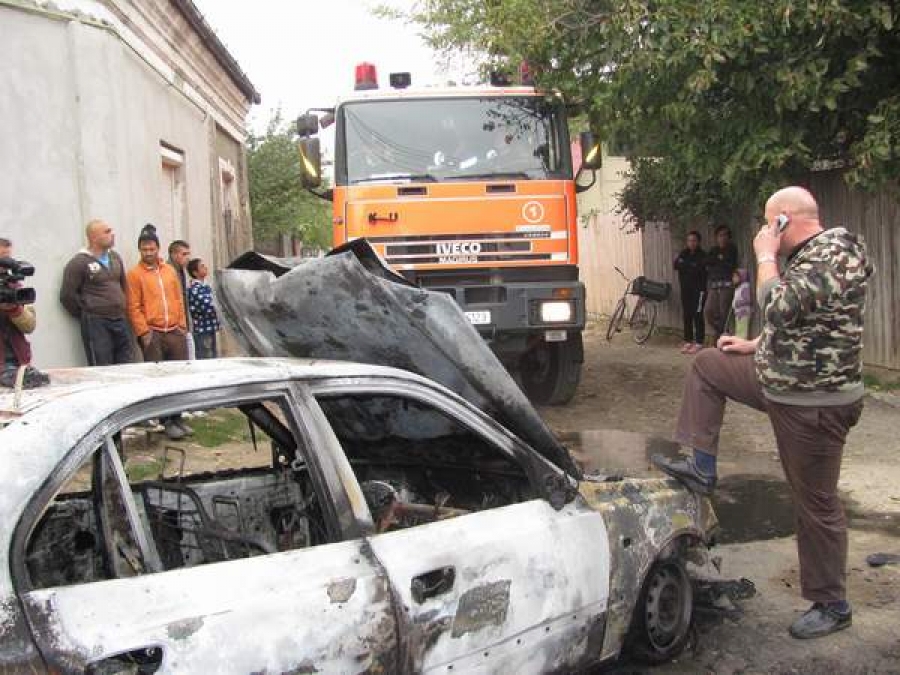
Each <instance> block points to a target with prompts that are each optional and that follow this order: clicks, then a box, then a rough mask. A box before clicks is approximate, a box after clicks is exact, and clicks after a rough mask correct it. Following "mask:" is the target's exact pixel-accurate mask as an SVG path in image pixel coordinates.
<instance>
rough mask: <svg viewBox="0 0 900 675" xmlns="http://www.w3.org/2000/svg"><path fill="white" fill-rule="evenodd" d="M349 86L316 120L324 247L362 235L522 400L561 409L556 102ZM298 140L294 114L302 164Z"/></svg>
mask: <svg viewBox="0 0 900 675" xmlns="http://www.w3.org/2000/svg"><path fill="white" fill-rule="evenodd" d="M358 75H359V69H358ZM401 75H405V74H401ZM391 81H392V83H394V82H400V83H402V84H403V85H408V77H406V78H403V77H402V76H401V77H398V74H393V75H392V76H391ZM359 82H360V79H359V78H358V88H359V90H358V91H356V92H355V93H354V95H352V96H350V97H348V98H346V99H343V100H341V101H340V102H339V103H338V104H337V106H336V107H335V108H334V111H333V113H331V112H330V111H329V115H328V120H329V121H331V120H332V119H333V121H334V123H335V125H336V128H335V156H334V188H333V191H332V192H331V197H332V200H333V204H334V210H333V234H334V244H335V246H337V245H340V244H343V243H346V242H348V241H351V240H354V239H358V238H365V239H367V240H368V241H369V243H370V244H371V245H372V246H373V247H374V249H375V251H376V252H377V253H378V254H379V255H380V256H381V257H382V258H383V259H384V261H385V262H386V263H387V264H388V265H389V266H390V267H391V268H392V269H394V270H395V271H396V272H398V273H399V274H401V275H403V276H404V277H405V278H406V279H407V280H408V281H410V282H412V283H413V284H416V285H418V286H422V287H425V288H428V289H430V290H437V291H441V292H444V293H447V294H449V295H451V296H452V297H453V298H454V299H455V300H456V302H457V303H458V304H459V305H460V307H461V308H462V309H463V311H464V312H465V314H466V316H467V317H468V318H469V320H470V321H471V323H472V324H473V325H475V327H476V328H477V329H478V332H479V333H480V334H481V336H482V337H483V338H485V339H486V340H487V341H488V343H489V344H490V346H491V348H492V350H493V351H494V353H495V354H496V355H497V356H498V357H499V359H500V360H501V361H502V362H503V364H504V365H505V366H506V367H507V368H508V369H509V370H510V372H512V373H513V374H514V375H516V376H517V380H518V381H519V383H520V385H521V386H522V388H523V389H524V390H525V392H526V394H528V396H529V397H530V398H531V399H532V400H533V401H534V402H536V403H549V404H562V403H566V402H568V401H569V400H570V399H571V398H572V396H573V395H574V393H575V390H576V387H577V385H578V380H579V376H580V370H581V363H582V361H583V349H582V341H581V332H582V330H583V328H584V323H585V303H584V294H585V291H584V285H583V284H582V283H581V281H579V278H578V238H577V231H576V221H577V217H576V216H577V214H576V200H575V192H576V189H575V182H574V177H573V167H572V156H571V150H570V140H569V131H568V124H567V119H566V108H565V105H564V103H563V101H562V99H561V97H560V96H559V95H556V94H546V93H542V92H540V91H537V90H535V89H534V88H533V87H513V86H498V87H494V86H484V87H447V88H440V89H439V88H420V89H413V88H410V87H408V86H399V87H397V86H395V87H392V88H389V89H378V88H377V78H376V77H375V75H374V69H372V70H370V71H369V70H366V69H365V68H363V77H362V85H363V86H362V87H359ZM373 85H374V86H373ZM303 119H304V118H301V120H303ZM312 127H313V128H317V127H318V125H317V124H313V125H312ZM309 131H310V124H309V120H308V118H307V122H306V133H303V125H301V136H305V137H306V138H305V141H301V152H303V157H304V163H305V164H306V165H309V164H310V162H309V157H310V156H311V155H312V154H313V153H312V152H311V151H310V149H309V145H308V141H309V140H315V139H310V136H311V135H312V134H311V133H309ZM304 142H306V143H307V145H304ZM316 142H317V141H316Z"/></svg>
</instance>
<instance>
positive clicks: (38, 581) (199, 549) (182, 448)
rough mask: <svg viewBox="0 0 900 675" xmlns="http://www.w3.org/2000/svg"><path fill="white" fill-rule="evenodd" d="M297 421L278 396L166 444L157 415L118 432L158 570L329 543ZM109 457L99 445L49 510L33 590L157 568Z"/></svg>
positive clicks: (214, 413)
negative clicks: (289, 420)
mask: <svg viewBox="0 0 900 675" xmlns="http://www.w3.org/2000/svg"><path fill="white" fill-rule="evenodd" d="M201 415H202V416H201ZM285 420H286V417H285V414H284V411H283V410H282V408H281V406H280V404H278V403H276V402H271V401H267V402H258V403H253V404H248V405H242V406H239V407H235V408H218V409H213V410H206V411H203V412H202V413H200V414H198V415H197V416H192V417H190V418H189V419H188V421H189V423H190V426H191V427H193V431H194V433H193V435H192V436H190V437H187V438H185V439H184V440H183V441H178V442H172V441H169V440H166V439H165V438H164V437H163V436H162V435H161V434H159V433H157V432H156V431H155V430H154V427H155V424H156V422H155V421H154V420H144V421H142V422H140V423H137V424H133V425H131V426H129V427H127V428H126V429H124V430H122V431H121V432H120V433H117V434H116V435H115V436H114V438H113V441H114V444H115V445H114V447H115V448H116V449H117V451H118V453H119V455H120V456H121V457H124V458H125V461H124V465H125V471H126V474H127V476H128V482H129V485H130V489H131V491H132V494H133V495H134V502H135V505H136V507H137V515H138V520H139V522H140V524H141V527H142V528H143V530H144V532H143V534H144V535H145V538H146V541H147V546H148V548H149V549H150V554H151V555H150V556H149V558H152V559H153V560H155V561H156V563H155V567H156V568H157V569H160V570H171V569H177V568H182V567H193V566H196V565H203V564H208V563H212V562H219V561H224V560H232V559H236V558H247V557H252V556H257V555H263V554H268V553H276V552H279V551H289V550H294V549H302V548H307V547H310V546H316V545H319V544H324V543H328V541H329V534H328V528H327V527H326V521H325V515H324V513H323V511H322V506H321V504H322V500H321V499H320V497H319V495H317V494H316V491H315V489H314V487H313V482H312V480H311V477H310V475H309V470H308V466H307V463H306V461H305V456H304V454H303V452H300V451H299V448H298V444H297V441H296V438H295V435H294V433H293V432H292V431H291V429H290V428H289V427H288V426H287V424H286V421H285ZM109 462H110V460H109V459H108V458H107V457H106V455H105V453H104V452H103V448H102V446H101V447H99V448H98V449H97V450H96V451H95V452H94V453H92V454H91V455H90V457H89V458H88V459H87V461H86V462H85V463H84V464H83V465H82V466H81V467H80V468H79V469H78V470H77V471H76V472H74V474H73V475H72V476H70V477H69V478H68V480H67V481H66V482H65V484H64V486H63V488H62V489H61V490H60V491H59V492H58V493H57V495H56V497H55V498H54V499H53V500H52V501H51V503H50V504H49V505H48V507H47V509H46V510H45V512H44V515H43V517H42V518H41V520H40V521H39V522H38V524H37V525H36V527H35V529H34V531H33V533H32V535H31V537H30V539H29V541H28V544H27V549H26V556H25V560H26V568H27V570H28V573H29V577H30V580H31V584H32V586H33V587H35V588H47V587H51V586H62V585H69V584H76V583H87V582H91V581H98V580H102V579H111V578H121V577H127V576H134V575H137V574H143V573H147V572H150V571H153V569H154V565H153V564H152V561H151V560H144V558H143V556H142V553H141V548H140V546H139V545H138V543H137V537H136V536H135V532H134V531H133V530H132V528H131V527H130V525H129V521H128V518H127V513H126V508H125V500H124V497H123V494H122V493H121V490H120V487H119V485H120V484H119V483H118V482H117V481H116V480H115V478H114V474H113V471H112V470H111V468H110V466H109Z"/></svg>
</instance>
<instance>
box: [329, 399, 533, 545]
mask: <svg viewBox="0 0 900 675" xmlns="http://www.w3.org/2000/svg"><path fill="white" fill-rule="evenodd" d="M319 405H320V406H321V407H322V410H323V411H324V413H325V416H326V417H327V418H328V421H329V422H330V423H331V428H332V429H333V430H334V433H335V434H336V435H337V438H338V441H339V442H340V444H341V447H342V448H343V450H344V454H345V455H346V456H347V459H348V460H349V461H350V465H351V466H352V467H353V472H354V473H355V474H356V478H357V480H358V481H359V483H360V486H361V487H362V489H363V494H364V495H365V496H366V501H367V502H368V504H369V509H370V511H371V512H372V515H373V520H374V521H375V523H376V526H378V525H379V520H380V518H379V515H381V514H382V512H383V511H385V510H387V509H388V507H390V506H391V504H393V505H394V506H395V508H394V509H393V510H392V513H390V514H388V515H389V516H390V517H389V519H388V522H384V521H382V522H381V527H380V528H379V529H380V530H382V531H383V530H394V529H402V528H405V527H411V526H414V525H421V524H423V523H426V522H432V521H435V520H442V519H444V518H451V517H455V516H459V515H463V514H465V513H469V512H472V511H481V510H483V509H491V508H496V507H499V506H505V505H507V504H514V503H517V502H521V501H526V500H528V499H531V498H532V497H533V491H532V489H531V485H530V483H529V481H528V477H527V475H526V474H525V472H524V471H523V470H522V468H521V467H520V466H519V465H518V464H517V463H516V462H515V461H513V460H512V459H511V458H510V457H508V456H507V455H505V454H504V453H503V452H501V451H500V450H499V449H498V448H497V447H496V446H495V445H493V444H492V443H490V442H489V441H487V440H486V439H485V438H483V437H482V436H480V435H479V434H476V433H474V432H473V431H472V430H471V429H469V428H468V427H466V426H464V425H462V424H461V423H460V422H458V421H457V420H455V419H453V418H451V417H449V416H448V415H446V414H445V413H443V412H441V411H440V410H438V409H436V408H434V407H432V406H430V405H427V404H425V403H422V402H419V401H416V400H413V399H409V398H403V397H399V396H369V395H365V396H364V395H344V396H330V397H320V398H319ZM369 488H376V489H369ZM377 488H381V489H380V490H379V489H377ZM385 493H387V494H388V497H387V503H385ZM379 498H380V499H379Z"/></svg>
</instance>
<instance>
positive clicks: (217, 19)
mask: <svg viewBox="0 0 900 675" xmlns="http://www.w3.org/2000/svg"><path fill="white" fill-rule="evenodd" d="M413 1H414V0H391V2H390V4H391V5H392V6H394V7H397V8H400V9H408V8H409V7H410V6H411V5H412V4H413ZM194 3H195V4H196V5H197V7H198V8H199V9H200V11H201V12H202V13H203V15H204V16H205V17H206V20H207V22H208V23H209V24H210V26H212V28H213V29H214V30H215V31H216V34H217V35H218V36H219V39H220V40H221V41H222V42H223V43H224V44H225V46H226V47H227V48H228V50H229V51H230V52H231V54H232V56H234V57H235V59H237V62H238V63H239V64H240V66H241V68H242V69H243V71H244V72H245V73H247V75H248V77H249V78H250V81H251V82H253V85H254V86H255V87H256V90H257V91H258V92H259V93H260V94H261V96H262V103H261V104H260V105H256V106H253V108H252V109H251V113H250V116H249V118H248V125H249V128H250V129H251V130H252V131H253V132H254V133H262V132H264V131H265V128H266V125H267V123H268V121H269V119H270V118H271V116H272V113H273V111H274V110H276V109H277V108H279V107H280V108H281V110H282V113H283V116H284V117H285V118H286V119H289V120H294V119H296V118H297V117H298V116H299V115H300V114H302V113H304V112H306V110H307V108H317V107H331V106H333V105H334V102H335V99H336V98H337V97H339V96H341V95H345V94H347V93H349V92H351V91H352V89H353V76H354V68H355V66H356V64H357V63H361V62H363V61H368V62H370V63H374V64H375V66H376V67H377V68H378V78H379V84H380V85H382V86H385V85H386V84H387V80H388V74H389V73H391V72H398V71H408V72H410V73H411V74H412V80H413V84H414V85H425V84H438V83H443V82H445V81H446V80H448V79H453V77H452V73H451V72H450V71H448V70H446V69H445V68H444V67H443V66H442V64H441V60H440V58H439V57H438V56H437V55H436V54H434V53H433V52H432V51H431V50H430V49H429V48H428V47H427V46H426V45H425V44H424V42H423V41H422V40H421V38H419V37H418V35H417V30H416V28H415V27H413V26H409V25H406V24H405V23H404V22H403V21H399V20H391V21H388V20H384V19H379V18H377V17H375V16H374V15H373V14H372V12H371V8H373V7H375V6H377V5H378V4H380V3H378V2H372V1H370V0H316V1H314V0H255V2H253V3H249V2H246V0H194ZM457 67H458V66H457ZM323 141H324V142H326V145H327V144H328V143H327V140H326V139H324V138H323Z"/></svg>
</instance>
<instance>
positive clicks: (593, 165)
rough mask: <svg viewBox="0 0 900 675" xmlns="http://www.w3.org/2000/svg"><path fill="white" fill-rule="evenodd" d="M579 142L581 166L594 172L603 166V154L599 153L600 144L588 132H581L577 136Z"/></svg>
mask: <svg viewBox="0 0 900 675" xmlns="http://www.w3.org/2000/svg"><path fill="white" fill-rule="evenodd" d="M579 140H580V142H581V166H582V167H584V168H585V169H590V170H591V171H595V170H596V169H599V168H600V167H601V166H603V153H602V152H601V151H600V143H599V142H598V141H597V140H596V139H595V138H594V134H592V133H591V132H590V131H582V132H581V135H580V136H579Z"/></svg>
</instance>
